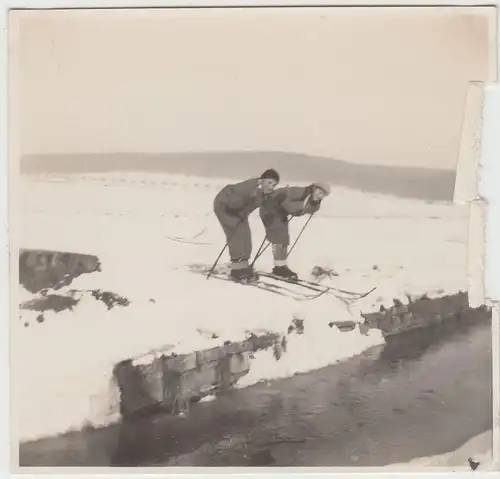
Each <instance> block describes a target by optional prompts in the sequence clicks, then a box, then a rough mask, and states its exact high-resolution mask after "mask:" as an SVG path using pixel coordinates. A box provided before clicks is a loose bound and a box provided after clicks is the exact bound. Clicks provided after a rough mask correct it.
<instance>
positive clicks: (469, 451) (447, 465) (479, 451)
mask: <svg viewBox="0 0 500 479" xmlns="http://www.w3.org/2000/svg"><path fill="white" fill-rule="evenodd" d="M492 444H493V434H492V431H491V430H490V431H486V432H484V433H483V434H480V435H479V436H476V437H473V438H472V439H470V440H469V441H467V442H466V443H465V444H463V445H462V446H460V447H459V448H458V449H457V450H455V451H452V452H449V453H447V454H440V455H438V456H430V457H419V458H417V459H413V460H412V461H410V462H409V463H406V464H391V465H390V466H389V467H390V468H392V469H396V470H408V467H409V466H411V468H412V470H413V469H414V468H415V469H421V468H424V469H426V470H427V471H426V472H428V470H429V468H432V469H438V470H439V469H442V470H446V471H449V470H450V469H452V470H453V471H454V472H467V471H471V466H470V464H469V459H472V461H473V463H479V465H478V467H477V469H476V471H477V472H491V471H494V470H495V468H494V464H493V454H492Z"/></svg>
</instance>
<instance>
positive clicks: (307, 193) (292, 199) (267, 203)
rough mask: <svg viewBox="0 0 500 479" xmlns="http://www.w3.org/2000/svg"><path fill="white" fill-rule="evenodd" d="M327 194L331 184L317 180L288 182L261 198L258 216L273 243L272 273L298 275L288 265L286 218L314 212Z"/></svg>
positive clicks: (286, 276)
mask: <svg viewBox="0 0 500 479" xmlns="http://www.w3.org/2000/svg"><path fill="white" fill-rule="evenodd" d="M329 194H330V186H329V185H328V184H326V183H324V182H321V181H318V182H316V183H313V184H312V185H309V186H307V187H300V186H287V187H284V188H279V189H276V190H275V191H274V192H273V193H272V194H271V195H269V197H267V198H266V199H265V200H264V202H263V203H262V205H261V207H260V216H261V219H262V223H263V224H264V227H265V229H266V237H267V239H268V241H269V242H270V243H271V244H272V249H273V256H274V268H273V274H275V275H276V276H281V277H283V278H287V279H291V280H296V279H298V275H297V273H295V272H293V271H292V270H291V269H290V268H289V267H288V265H287V256H288V246H289V244H290V234H289V228H288V222H289V220H290V219H291V218H292V217H294V216H302V215H306V214H310V215H312V214H314V213H316V212H317V211H318V210H319V208H320V206H321V201H322V200H323V199H324V198H325V197H326V196H328V195H329ZM289 215H291V216H290V219H289Z"/></svg>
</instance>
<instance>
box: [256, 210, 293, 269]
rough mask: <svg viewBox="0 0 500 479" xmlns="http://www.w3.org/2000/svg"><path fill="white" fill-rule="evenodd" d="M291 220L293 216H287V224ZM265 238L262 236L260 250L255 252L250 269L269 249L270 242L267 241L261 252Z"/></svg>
mask: <svg viewBox="0 0 500 479" xmlns="http://www.w3.org/2000/svg"><path fill="white" fill-rule="evenodd" d="M292 218H293V216H289V217H288V218H287V220H286V221H287V223H290V221H292ZM266 238H267V236H264V239H263V240H262V244H261V245H260V248H259V250H258V251H257V254H256V255H255V258H254V259H253V261H252V265H251V266H252V267H253V265H254V264H255V262H256V261H257V260H258V259H259V258H260V257H261V256H262V255H263V254H264V252H265V251H266V250H267V248H269V246H271V242H270V241H269V243H267V244H266V246H265V247H264V249H263V250H262V251H261V248H262V246H263V245H264V243H265V241H266Z"/></svg>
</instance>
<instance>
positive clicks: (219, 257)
mask: <svg viewBox="0 0 500 479" xmlns="http://www.w3.org/2000/svg"><path fill="white" fill-rule="evenodd" d="M227 246H228V243H227V242H226V244H225V245H224V248H222V250H221V252H220V253H219V256H217V259H216V260H215V262H214V264H213V265H212V267H211V268H210V271H209V272H208V274H207V279H209V278H210V276H212V273H213V272H214V270H215V268H216V266H217V263H218V262H219V260H220V259H221V256H222V255H223V254H224V251H226V249H227Z"/></svg>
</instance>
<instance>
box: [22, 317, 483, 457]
mask: <svg viewBox="0 0 500 479" xmlns="http://www.w3.org/2000/svg"><path fill="white" fill-rule="evenodd" d="M491 369H492V366H491V327H490V322H489V320H488V321H487V320H484V321H480V322H479V323H478V324H475V325H472V326H471V325H468V326H467V325H459V326H456V325H455V326H454V327H453V328H452V329H450V328H433V329H426V330H420V331H414V332H411V333H406V334H404V335H402V336H398V337H393V338H392V339H390V340H389V342H388V344H387V345H386V346H385V348H383V349H382V350H381V349H380V348H378V349H377V348H375V349H372V350H371V351H369V352H367V353H366V354H364V355H362V356H360V357H357V358H353V359H351V360H349V361H346V362H345V363H342V364H339V365H334V366H330V367H327V368H324V369H322V370H319V371H314V372H311V373H308V374H301V375H297V376H295V377H293V378H289V379H284V380H278V381H274V382H271V383H268V384H258V385H256V386H253V387H250V388H246V389H242V390H237V391H233V392H231V393H229V394H227V395H225V396H223V397H220V398H219V399H218V400H216V401H213V402H210V403H203V404H198V405H197V406H195V407H194V408H193V409H192V411H191V412H190V414H189V415H188V416H187V417H171V416H169V415H158V416H155V417H150V418H145V419H138V420H134V421H130V422H127V423H124V424H121V425H115V426H111V427H108V428H104V429H102V430H97V431H93V430H89V431H86V432H80V433H72V434H67V435H64V436H61V437H58V438H53V439H45V440H41V441H36V442H32V443H28V444H25V445H23V446H21V449H20V459H21V464H22V465H40V466H42V465H67V466H69V465H73V466H85V465H87V466H105V465H112V466H219V467H220V466H235V467H236V466H332V467H333V466H337V467H340V466H381V465H386V464H390V463H394V462H405V461H409V460H410V459H412V458H415V457H421V456H429V455H434V454H441V453H445V452H449V451H451V450H453V449H456V448H458V447H459V446H460V445H461V444H463V443H464V442H466V441H467V440H468V439H470V438H471V437H472V436H475V435H477V434H480V433H481V432H483V431H485V430H487V429H489V428H491V424H492V415H491V403H492V389H491V388H492V385H491Z"/></svg>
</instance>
